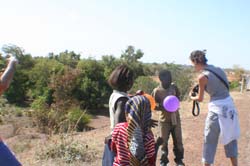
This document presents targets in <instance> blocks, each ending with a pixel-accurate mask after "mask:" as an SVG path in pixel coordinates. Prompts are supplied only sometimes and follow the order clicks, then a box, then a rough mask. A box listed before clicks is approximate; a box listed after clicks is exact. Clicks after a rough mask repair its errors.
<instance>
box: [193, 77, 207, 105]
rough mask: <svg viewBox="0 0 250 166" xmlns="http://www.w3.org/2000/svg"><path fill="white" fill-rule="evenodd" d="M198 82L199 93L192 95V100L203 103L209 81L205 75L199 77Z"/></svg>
mask: <svg viewBox="0 0 250 166" xmlns="http://www.w3.org/2000/svg"><path fill="white" fill-rule="evenodd" d="M198 82H199V92H198V95H196V96H192V95H190V98H191V99H192V100H196V101H199V102H202V101H203V99H204V93H205V87H206V85H207V82H208V79H207V77H206V76H205V75H204V74H201V75H199V77H198Z"/></svg>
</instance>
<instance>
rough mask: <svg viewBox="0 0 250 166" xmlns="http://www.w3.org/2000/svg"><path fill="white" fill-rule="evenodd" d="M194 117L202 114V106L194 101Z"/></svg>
mask: <svg viewBox="0 0 250 166" xmlns="http://www.w3.org/2000/svg"><path fill="white" fill-rule="evenodd" d="M195 108H197V112H196V111H195ZM192 114H193V116H198V115H199V114H200V106H199V102H198V101H195V100H194V101H193V109H192Z"/></svg>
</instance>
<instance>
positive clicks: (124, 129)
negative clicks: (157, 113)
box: [112, 95, 155, 166]
mask: <svg viewBox="0 0 250 166" xmlns="http://www.w3.org/2000/svg"><path fill="white" fill-rule="evenodd" d="M125 112H126V114H127V117H128V122H127V123H122V124H117V126H116V127H115V130H114V131H113V133H112V147H113V150H114V151H115V152H116V155H117V156H116V157H115V162H114V165H115V166H116V165H119V166H127V165H129V166H154V165H155V142H154V136H153V133H152V131H151V126H150V121H151V109H150V103H149V100H148V99H147V98H146V97H145V96H140V95H138V96H134V97H132V98H130V99H129V100H128V101H127V102H126V105H125Z"/></svg>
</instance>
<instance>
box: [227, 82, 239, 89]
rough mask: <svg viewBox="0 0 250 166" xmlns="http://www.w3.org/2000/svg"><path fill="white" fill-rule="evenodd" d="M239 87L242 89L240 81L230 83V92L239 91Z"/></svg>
mask: <svg viewBox="0 0 250 166" xmlns="http://www.w3.org/2000/svg"><path fill="white" fill-rule="evenodd" d="M239 87H240V83H239V81H232V82H230V84H229V88H230V90H235V89H237V88H239Z"/></svg>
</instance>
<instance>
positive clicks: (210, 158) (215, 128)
mask: <svg viewBox="0 0 250 166" xmlns="http://www.w3.org/2000/svg"><path fill="white" fill-rule="evenodd" d="M218 118H219V117H218V115H217V114H216V113H213V112H211V111H209V112H208V115H207V119H206V124H205V131H204V145H203V157H202V161H203V162H205V163H207V164H213V163H214V156H215V153H216V148H217V144H218V140H219V135H220V125H219V119H218ZM224 149H225V154H226V157H228V158H230V157H237V155H238V146H237V140H233V141H231V142H230V143H229V144H227V145H224Z"/></svg>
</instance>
